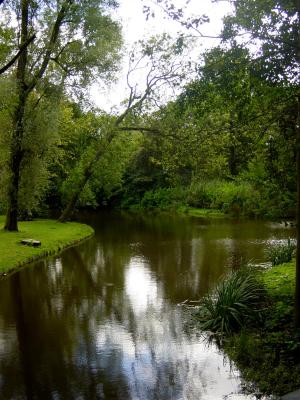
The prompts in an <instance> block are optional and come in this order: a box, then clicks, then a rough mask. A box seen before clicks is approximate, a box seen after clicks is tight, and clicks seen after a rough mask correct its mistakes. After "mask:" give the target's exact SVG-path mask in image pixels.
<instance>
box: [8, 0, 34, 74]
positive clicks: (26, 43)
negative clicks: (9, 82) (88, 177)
mask: <svg viewBox="0 0 300 400" xmlns="http://www.w3.org/2000/svg"><path fill="white" fill-rule="evenodd" d="M2 1H4V0H2ZM0 5H1V0H0ZM35 38H36V35H35V34H34V35H32V36H30V38H28V40H26V42H25V43H23V44H22V46H21V47H20V49H19V51H18V52H17V54H15V55H14V57H13V58H12V59H11V60H10V61H9V62H8V63H7V64H6V65H4V66H3V67H2V68H0V75H1V74H3V73H4V72H5V71H7V70H8V69H9V68H10V67H11V66H12V65H13V64H14V63H15V62H16V61H17V59H18V58H19V56H20V55H21V54H22V53H23V51H24V50H25V49H26V48H27V47H28V46H29V45H30V43H31V42H33V41H34V39H35Z"/></svg>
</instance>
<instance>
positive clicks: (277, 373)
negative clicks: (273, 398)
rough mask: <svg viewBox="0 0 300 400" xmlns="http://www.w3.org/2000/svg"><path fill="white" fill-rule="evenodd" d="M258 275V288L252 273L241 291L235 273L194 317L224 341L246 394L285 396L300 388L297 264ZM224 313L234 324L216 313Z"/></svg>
mask: <svg viewBox="0 0 300 400" xmlns="http://www.w3.org/2000/svg"><path fill="white" fill-rule="evenodd" d="M256 275H257V279H256V282H255V279H253V272H250V275H249V277H248V278H247V277H244V280H243V284H242V285H241V284H240V280H239V279H238V278H237V277H236V273H233V275H232V276H231V277H227V278H225V280H224V281H222V282H221V283H220V285H219V286H218V288H217V289H216V290H215V291H214V292H213V293H212V297H211V299H210V300H207V299H205V301H204V303H203V305H204V309H202V311H201V307H202V306H200V311H199V310H198V311H197V312H196V315H197V314H198V316H199V317H200V318H199V319H198V320H200V326H202V327H203V328H208V329H209V330H210V331H215V332H217V337H218V338H220V337H222V340H221V341H220V343H221V345H222V347H223V349H224V350H225V352H226V353H227V354H228V355H229V356H230V358H231V359H232V360H233V361H234V362H235V363H236V365H237V366H238V368H239V369H240V370H241V373H242V376H243V377H244V378H245V381H246V388H249V389H250V390H256V391H257V390H259V391H260V392H261V393H264V394H275V395H279V396H281V395H284V394H286V393H288V392H291V391H294V390H296V389H299V388H300V331H299V330H296V329H295V327H294V324H293V303H294V289H295V260H292V261H290V262H288V263H284V264H281V265H277V266H274V267H272V268H270V269H268V270H267V271H264V272H256ZM247 281H248V283H249V285H248V286H249V288H248V287H246V286H247V285H246V283H247ZM227 283H228V284H227ZM234 283H238V284H237V285H236V286H234ZM241 292H242V293H241ZM228 299H229V300H228ZM221 303H222V304H221ZM207 305H208V306H209V308H208V311H207ZM224 307H225V308H226V307H227V308H228V309H229V310H230V313H229V316H230V319H231V320H230V321H229V317H228V313H225V314H224V312H223V314H222V313H220V312H216V309H219V310H224ZM205 314H206V315H205ZM221 314H222V315H223V316H222V315H221ZM207 316H208V317H207ZM201 317H202V320H201ZM203 317H204V318H203ZM222 318H223V320H224V321H222ZM215 327H216V328H215ZM249 382H251V383H249Z"/></svg>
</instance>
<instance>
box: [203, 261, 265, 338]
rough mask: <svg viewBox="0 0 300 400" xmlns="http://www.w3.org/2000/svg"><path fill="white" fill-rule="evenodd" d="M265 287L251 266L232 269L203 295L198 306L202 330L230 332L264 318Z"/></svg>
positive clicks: (225, 333) (221, 333) (218, 332)
mask: <svg viewBox="0 0 300 400" xmlns="http://www.w3.org/2000/svg"><path fill="white" fill-rule="evenodd" d="M263 301H264V288H263V284H262V282H261V280H260V279H259V276H258V272H257V271H254V270H253V269H252V268H250V267H243V268H241V269H240V270H238V271H233V272H231V273H230V274H228V275H227V276H225V278H224V279H223V280H222V281H220V283H219V284H218V285H217V286H216V287H215V289H214V290H213V291H212V292H211V293H210V294H209V295H207V296H206V297H204V298H203V299H202V300H201V302H200V305H199V307H198V309H197V312H196V314H197V318H198V320H199V322H200V327H201V329H202V330H205V331H211V332H214V333H216V334H219V335H222V336H223V335H228V334H230V333H233V332H237V331H239V330H240V329H241V328H242V327H244V326H246V325H248V324H253V323H254V322H257V321H259V320H260V318H261V312H262V305H263Z"/></svg>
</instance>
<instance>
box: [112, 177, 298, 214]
mask: <svg viewBox="0 0 300 400" xmlns="http://www.w3.org/2000/svg"><path fill="white" fill-rule="evenodd" d="M120 207H121V208H129V209H134V210H153V209H159V210H179V211H182V210H185V211H189V210H190V209H191V208H192V209H193V210H195V209H208V210H217V211H219V212H221V213H224V214H229V215H232V216H236V217H238V216H247V217H260V218H270V219H276V218H293V216H294V215H295V210H294V208H295V198H294V195H293V194H291V193H289V192H287V193H282V192H280V191H278V190H277V191H275V190H274V191H270V189H269V188H265V187H264V186H263V185H261V186H260V187H259V188H257V187H255V185H254V184H252V183H250V182H246V181H242V180H237V181H225V180H212V181H200V182H197V183H193V184H191V185H190V186H186V187H183V186H178V187H171V188H157V189H153V190H147V191H141V192H139V191H136V192H134V194H133V193H132V192H130V191H129V192H126V191H125V192H124V193H123V194H122V196H121V198H120Z"/></svg>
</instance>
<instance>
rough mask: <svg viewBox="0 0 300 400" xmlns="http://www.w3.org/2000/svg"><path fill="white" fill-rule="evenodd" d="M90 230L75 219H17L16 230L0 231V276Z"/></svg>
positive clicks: (0, 220) (1, 218)
mask: <svg viewBox="0 0 300 400" xmlns="http://www.w3.org/2000/svg"><path fill="white" fill-rule="evenodd" d="M3 225H4V216H0V226H2V227H3ZM93 233H94V231H93V229H92V228H91V227H90V226H88V225H84V224H80V223H77V222H67V223H63V224H62V223H59V222H57V221H55V220H49V219H45V220H36V221H26V222H25V221H24V222H19V232H6V231H4V230H3V229H1V230H0V275H3V274H6V273H8V272H10V271H13V270H15V269H17V268H18V267H20V266H22V265H24V264H26V263H28V262H31V261H33V260H35V259H37V258H41V257H44V256H47V255H50V254H55V253H58V252H59V251H61V250H62V249H64V248H66V247H68V246H71V245H73V244H76V243H78V242H80V241H81V240H83V239H86V238H88V237H89V236H92V235H93ZM22 239H35V240H39V241H40V242H41V246H40V247H31V246H26V245H23V244H21V243H20V242H21V240H22Z"/></svg>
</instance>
